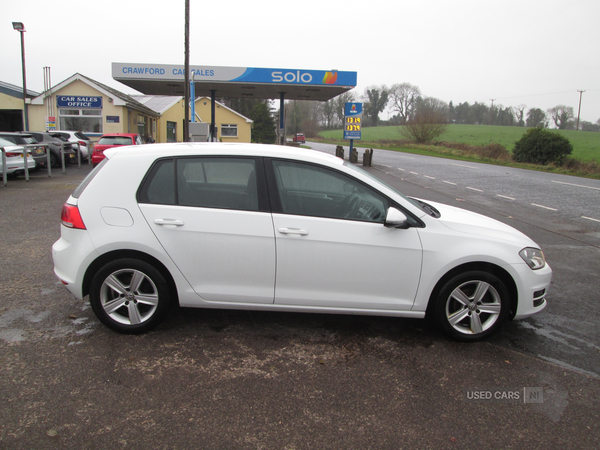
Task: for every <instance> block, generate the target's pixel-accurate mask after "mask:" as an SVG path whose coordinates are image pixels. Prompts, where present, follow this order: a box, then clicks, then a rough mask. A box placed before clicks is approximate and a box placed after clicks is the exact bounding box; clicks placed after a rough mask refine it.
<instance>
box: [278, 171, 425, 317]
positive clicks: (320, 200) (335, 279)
mask: <svg viewBox="0 0 600 450" xmlns="http://www.w3.org/2000/svg"><path fill="white" fill-rule="evenodd" d="M272 170H273V174H274V178H275V182H276V183H275V184H276V185H277V190H278V193H279V197H280V203H281V208H280V209H281V212H276V213H274V214H273V223H274V228H275V237H276V243H277V283H276V289H275V303H278V304H285V305H297V306H302V305H310V306H317V307H318V306H322V307H327V308H340V309H348V308H349V309H363V310H381V309H397V310H409V309H411V308H412V305H413V302H414V298H415V295H416V291H417V288H418V285H419V279H420V274H421V262H422V249H421V242H420V239H419V236H418V233H417V230H416V229H414V228H410V229H407V230H401V229H394V228H386V227H384V225H383V222H384V218H385V213H386V211H387V208H388V207H389V206H390V204H389V200H388V199H387V198H386V197H385V196H383V195H382V194H380V193H379V192H377V191H375V190H373V189H372V188H370V187H368V186H366V185H364V184H362V183H361V182H360V181H358V180H356V179H354V178H352V177H349V176H347V175H345V174H342V173H340V172H337V171H334V170H331V169H328V168H323V167H320V166H315V165H311V164H305V163H298V162H293V161H286V160H273V161H272Z"/></svg>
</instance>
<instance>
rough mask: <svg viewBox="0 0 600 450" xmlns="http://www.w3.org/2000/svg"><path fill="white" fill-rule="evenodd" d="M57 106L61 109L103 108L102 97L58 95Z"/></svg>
mask: <svg viewBox="0 0 600 450" xmlns="http://www.w3.org/2000/svg"><path fill="white" fill-rule="evenodd" d="M56 105H57V106H58V107H59V108H102V97H87V96H79V95H58V96H57V97H56Z"/></svg>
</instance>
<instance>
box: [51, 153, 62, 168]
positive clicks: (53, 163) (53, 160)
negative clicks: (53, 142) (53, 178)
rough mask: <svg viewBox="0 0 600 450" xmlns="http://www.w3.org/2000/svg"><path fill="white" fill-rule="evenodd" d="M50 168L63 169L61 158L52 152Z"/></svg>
mask: <svg viewBox="0 0 600 450" xmlns="http://www.w3.org/2000/svg"><path fill="white" fill-rule="evenodd" d="M50 167H61V163H60V157H59V156H58V155H57V154H56V153H54V152H52V151H51V152H50Z"/></svg>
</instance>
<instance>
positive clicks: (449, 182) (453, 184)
mask: <svg viewBox="0 0 600 450" xmlns="http://www.w3.org/2000/svg"><path fill="white" fill-rule="evenodd" d="M444 183H448V184H451V185H452V186H456V183H453V182H452V181H444Z"/></svg>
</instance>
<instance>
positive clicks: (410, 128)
mask: <svg viewBox="0 0 600 450" xmlns="http://www.w3.org/2000/svg"><path fill="white" fill-rule="evenodd" d="M447 126H448V105H447V104H446V103H445V102H443V101H441V100H439V99H437V98H431V97H428V98H424V99H419V101H418V102H417V105H416V110H415V112H414V114H413V115H412V116H411V117H409V119H408V121H407V122H406V125H404V126H403V127H401V128H400V133H401V134H402V135H403V136H404V137H406V138H408V139H411V140H414V141H416V142H418V143H424V142H429V141H432V140H433V139H435V138H436V137H438V136H440V135H441V134H443V133H444V132H445V131H446V127H447Z"/></svg>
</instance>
